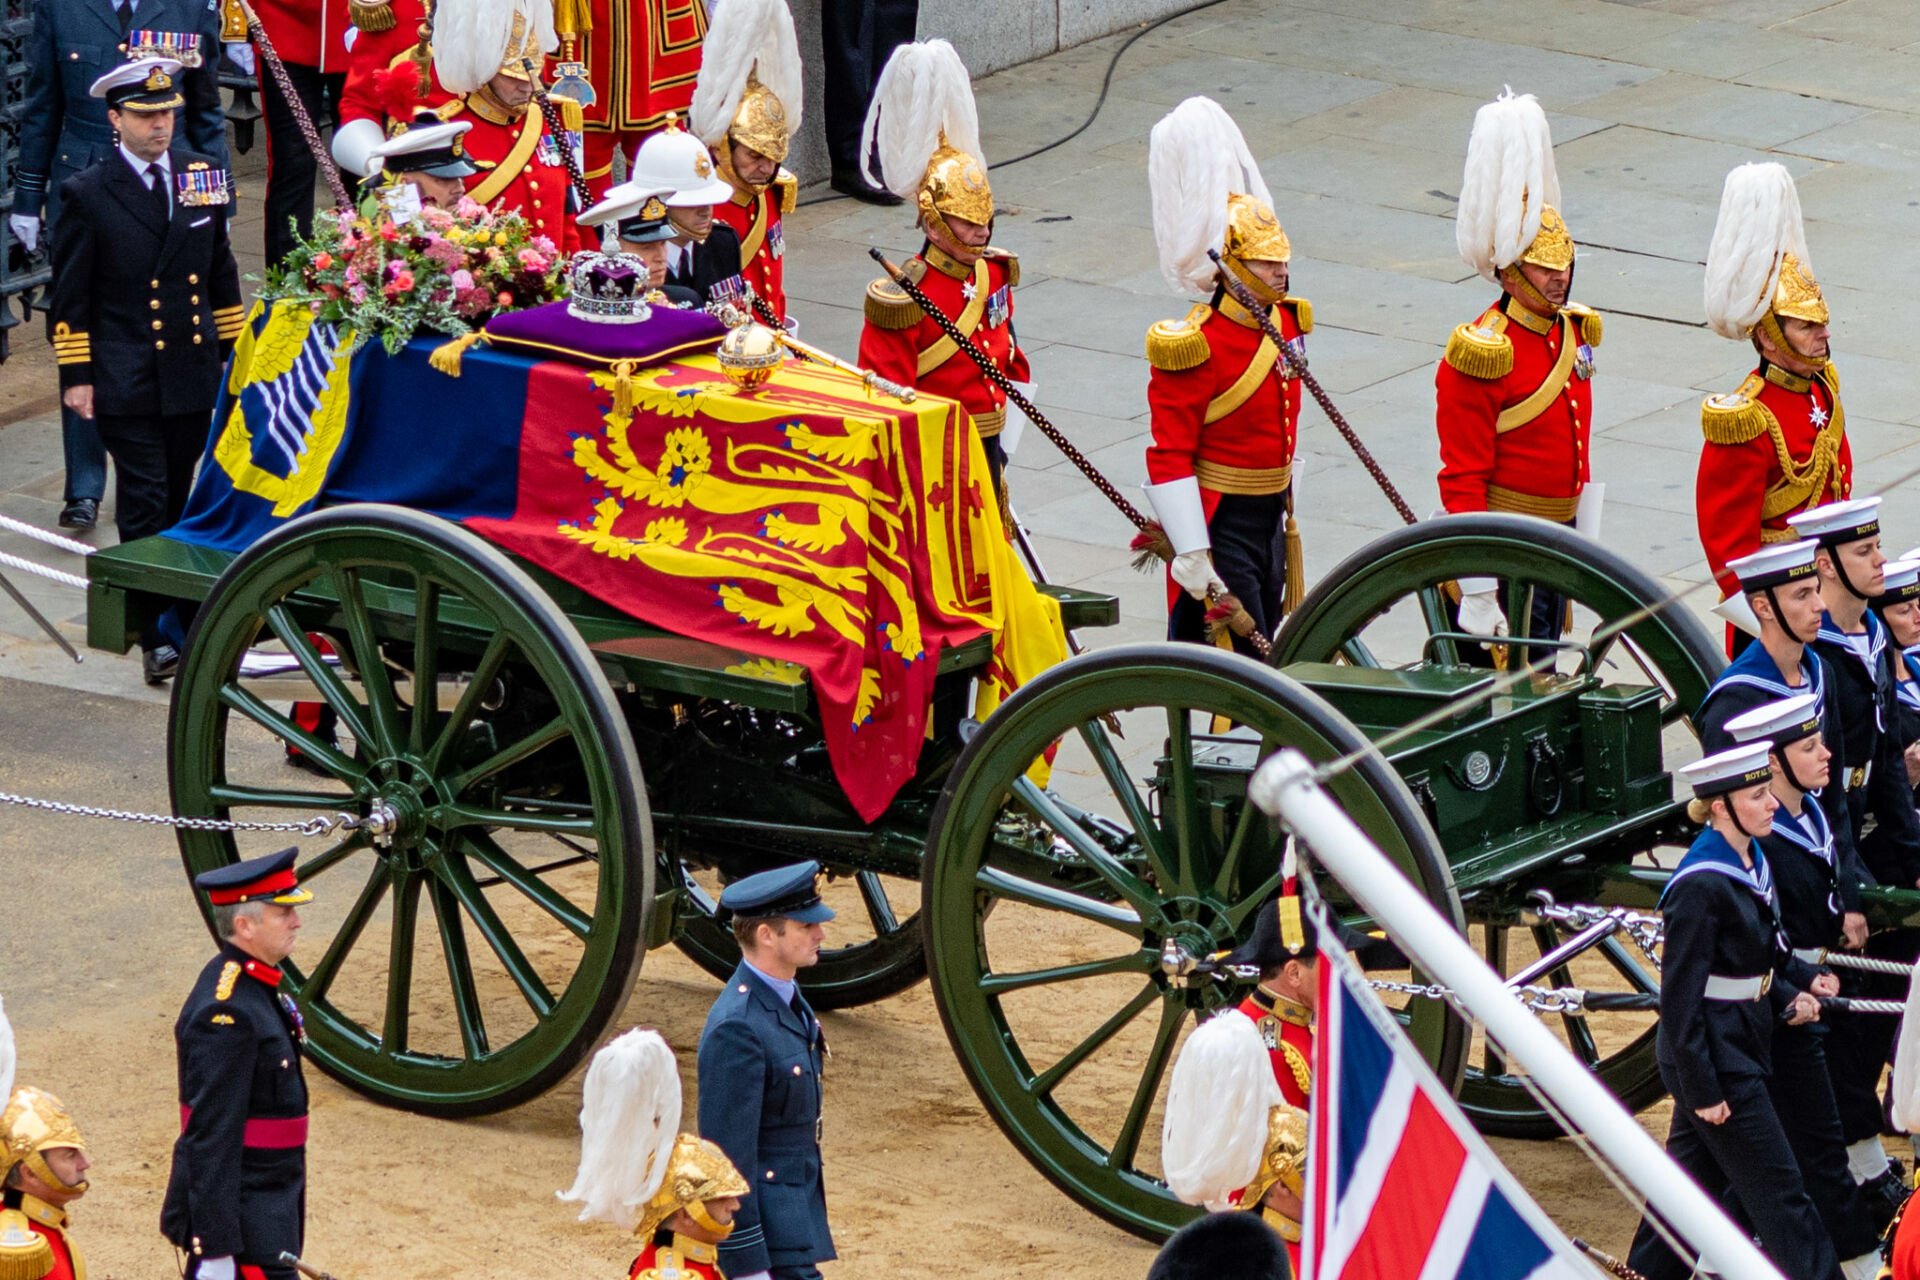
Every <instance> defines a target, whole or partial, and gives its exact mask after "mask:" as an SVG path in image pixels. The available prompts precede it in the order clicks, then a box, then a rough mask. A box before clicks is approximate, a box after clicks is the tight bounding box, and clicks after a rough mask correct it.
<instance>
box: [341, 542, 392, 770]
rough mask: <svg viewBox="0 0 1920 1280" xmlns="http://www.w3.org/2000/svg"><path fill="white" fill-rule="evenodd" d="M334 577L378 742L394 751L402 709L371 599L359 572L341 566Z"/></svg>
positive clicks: (349, 642) (348, 637)
mask: <svg viewBox="0 0 1920 1280" xmlns="http://www.w3.org/2000/svg"><path fill="white" fill-rule="evenodd" d="M333 580H334V589H335V592H336V594H338V595H339V597H340V609H341V612H343V613H344V614H345V615H346V619H347V643H348V644H350V645H351V646H352V647H353V660H354V663H355V664H356V665H357V666H358V667H359V668H360V685H361V687H362V688H364V689H365V690H366V691H367V711H368V714H369V715H370V716H371V718H372V727H373V731H374V734H375V735H376V738H375V741H376V742H377V743H378V744H379V747H380V750H381V752H382V754H390V753H392V752H393V751H395V750H396V749H398V747H399V746H400V711H399V704H398V701H397V700H396V698H395V697H394V692H393V672H392V671H390V670H388V669H387V664H386V661H385V659H383V658H382V657H381V656H380V641H379V639H378V638H377V637H375V635H374V634H373V620H372V619H371V618H369V617H368V616H367V602H366V601H365V600H364V599H363V598H362V597H361V592H360V574H359V572H358V571H357V570H354V569H340V570H337V571H335V573H334V575H333Z"/></svg>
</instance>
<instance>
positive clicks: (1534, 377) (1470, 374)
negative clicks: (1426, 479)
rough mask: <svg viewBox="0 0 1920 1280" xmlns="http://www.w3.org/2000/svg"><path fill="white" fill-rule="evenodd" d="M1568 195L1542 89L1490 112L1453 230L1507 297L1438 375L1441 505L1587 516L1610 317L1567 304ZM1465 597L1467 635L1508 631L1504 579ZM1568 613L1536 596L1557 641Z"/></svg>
mask: <svg viewBox="0 0 1920 1280" xmlns="http://www.w3.org/2000/svg"><path fill="white" fill-rule="evenodd" d="M1559 200H1560V180H1559V177H1558V175H1557V173H1556V171H1555V169H1554V163H1553V139H1552V138H1551V136H1549V134H1548V132H1547V118H1546V115H1545V113H1544V112H1542V111H1541V109H1540V104H1539V103H1538V102H1537V101H1536V100H1535V99H1534V97H1533V95H1531V94H1524V95H1520V96H1515V95H1513V94H1510V93H1509V94H1503V95H1502V96H1501V97H1500V98H1499V99H1498V100H1496V101H1494V102H1489V103H1487V104H1486V105H1485V106H1483V107H1481V108H1480V110H1479V112H1478V113H1477V114H1476V115H1475V116H1474V120H1473V136H1472V139H1471V141H1470V142H1469V143H1468V145H1467V163H1466V173H1465V177H1464V178H1463V180H1462V183H1461V190H1460V210H1459V215H1458V220H1457V222H1456V224H1455V237H1456V240H1457V241H1458V244H1459V249H1460V256H1461V257H1462V258H1464V259H1466V262H1467V265H1469V266H1471V267H1473V268H1474V269H1475V270H1477V271H1478V272H1479V273H1480V274H1481V275H1482V276H1484V277H1486V279H1487V280H1488V281H1489V282H1490V283H1494V284H1498V285H1499V286H1500V289H1501V296H1500V299H1499V300H1498V301H1497V302H1495V303H1494V304H1493V305H1492V306H1490V307H1488V308H1487V309H1486V310H1485V311H1483V312H1481V314H1480V316H1479V318H1478V319H1476V320H1474V321H1472V322H1471V323H1469V324H1463V325H1461V326H1460V327H1459V328H1457V329H1455V330H1454V331H1453V337H1452V339H1451V340H1450V341H1449V342H1448V343H1447V353H1446V357H1445V359H1443V360H1442V361H1441V362H1440V367H1439V369H1438V370H1437V371H1436V373H1435V375H1434V386H1435V390H1436V412H1435V426H1436V428H1437V430H1438V432H1439V437H1440V501H1441V503H1442V505H1444V506H1445V507H1446V509H1447V511H1448V512H1449V513H1451V514H1458V513H1460V512H1468V511H1511V512H1517V513H1519V514H1521V515H1529V516H1538V517H1540V518H1541V519H1544V520H1551V521H1553V522H1555V523H1556V524H1564V525H1571V524H1573V523H1574V520H1575V516H1576V515H1578V514H1579V513H1580V506H1581V502H1580V500H1581V495H1582V492H1583V491H1584V490H1585V489H1586V487H1587V480H1588V478H1589V475H1590V466H1589V459H1588V441H1589V436H1590V434H1591V431H1592V426H1593V392H1592V383H1591V381H1590V379H1591V378H1592V377H1593V351H1594V348H1596V347H1598V346H1599V345H1600V317H1599V315H1598V314H1597V313H1595V312H1594V311H1592V310H1591V309H1589V308H1587V307H1583V306H1580V305H1579V304H1578V303H1573V302H1569V301H1568V298H1567V294H1568V291H1569V289H1570V288H1571V287H1572V284H1573V256H1574V242H1573V237H1572V236H1571V235H1570V234H1569V233H1568V231H1567V224H1566V221H1565V220H1564V219H1563V218H1562V217H1561V216H1560V212H1559V210H1558V209H1557V208H1556V206H1557V205H1558V203H1559ZM1516 211H1517V212H1518V216H1517V217H1516V216H1515V213H1516ZM1595 515H1596V516H1597V513H1595ZM1460 592H1461V601H1460V612H1459V621H1460V626H1461V629H1462V630H1465V631H1471V632H1473V633H1474V634H1476V635H1495V634H1498V633H1500V632H1503V631H1505V630H1506V628H1507V623H1508V621H1509V620H1508V619H1506V618H1505V617H1504V616H1503V614H1502V612H1501V609H1500V604H1499V601H1498V600H1497V598H1496V597H1497V594H1498V587H1497V584H1496V583H1495V581H1494V580H1493V579H1491V578H1465V579H1462V580H1461V581H1460ZM1564 611H1565V602H1564V600H1562V599H1561V598H1560V597H1559V596H1557V595H1555V594H1554V593H1552V592H1548V591H1538V592H1536V593H1535V595H1534V600H1533V609H1532V617H1531V618H1530V619H1528V620H1527V624H1526V627H1525V631H1526V634H1528V635H1534V636H1558V635H1559V634H1560V629H1561V622H1562V617H1563V614H1564Z"/></svg>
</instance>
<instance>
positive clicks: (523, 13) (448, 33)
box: [433, 0, 559, 93]
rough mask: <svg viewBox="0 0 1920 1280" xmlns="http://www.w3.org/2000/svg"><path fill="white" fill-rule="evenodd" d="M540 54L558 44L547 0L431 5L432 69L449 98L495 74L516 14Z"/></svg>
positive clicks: (457, 0) (461, 0)
mask: <svg viewBox="0 0 1920 1280" xmlns="http://www.w3.org/2000/svg"><path fill="white" fill-rule="evenodd" d="M516 14H517V15H518V16H519V17H520V19H521V20H522V21H523V22H524V23H526V24H527V25H528V26H529V27H530V28H531V29H532V32H533V35H534V37H535V41H536V44H537V45H538V47H539V48H540V49H541V51H542V52H545V53H552V52H553V50H554V49H555V48H557V47H558V45H559V37H557V36H556V35H554V32H553V5H552V3H551V0H438V3H436V4H435V5H434V6H433V70H434V74H435V75H437V76H439V77H440V84H441V86H442V87H443V88H445V89H446V90H447V92H449V93H472V92H473V91H474V90H476V89H478V88H479V87H480V86H481V85H483V84H485V83H486V82H487V81H489V80H491V79H493V77H494V76H495V74H497V73H498V72H499V70H500V60H501V59H502V58H503V57H504V56H505V55H506V51H507V40H508V38H509V37H510V36H511V35H512V33H513V19H514V16H515V15H516Z"/></svg>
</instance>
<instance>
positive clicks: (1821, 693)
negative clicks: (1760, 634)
mask: <svg viewBox="0 0 1920 1280" xmlns="http://www.w3.org/2000/svg"><path fill="white" fill-rule="evenodd" d="M1730 684H1738V685H1747V686H1749V687H1751V688H1755V689H1760V690H1763V691H1765V692H1767V693H1771V694H1775V695H1777V696H1779V697H1782V698H1790V697H1792V696H1794V695H1795V694H1798V693H1810V694H1812V695H1813V696H1814V697H1816V698H1824V697H1825V695H1826V688H1825V684H1826V679H1825V676H1824V675H1823V674H1822V673H1821V670H1820V659H1819V657H1818V656H1817V655H1815V654H1813V653H1810V652H1808V651H1807V649H1806V648H1805V647H1804V646H1803V647H1802V648H1801V650H1800V683H1799V684H1797V685H1793V684H1788V683H1787V680H1786V676H1785V675H1783V674H1782V673H1781V671H1780V668H1779V666H1778V665H1776V664H1775V663H1774V660H1773V655H1772V654H1770V653H1768V652H1767V647H1766V646H1765V645H1763V644H1761V643H1760V642H1759V641H1758V640H1756V641H1754V642H1753V643H1752V644H1750V645H1748V646H1747V647H1746V648H1744V649H1742V650H1741V651H1740V656H1739V657H1737V658H1735V659H1734V660H1733V661H1732V662H1730V663H1728V664H1727V666H1726V669H1725V670H1723V671H1722V672H1721V673H1720V678H1719V679H1718V680H1715V681H1714V682H1713V688H1712V689H1709V690H1708V691H1707V696H1708V697H1709V698H1711V697H1712V696H1713V694H1714V693H1715V692H1717V691H1718V690H1719V689H1720V688H1721V687H1722V686H1723V685H1730Z"/></svg>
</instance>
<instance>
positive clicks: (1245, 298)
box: [1207, 249, 1420, 524]
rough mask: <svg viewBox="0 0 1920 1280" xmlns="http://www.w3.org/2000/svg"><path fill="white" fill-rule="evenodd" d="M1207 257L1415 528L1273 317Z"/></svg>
mask: <svg viewBox="0 0 1920 1280" xmlns="http://www.w3.org/2000/svg"><path fill="white" fill-rule="evenodd" d="M1207 256H1208V257H1209V258H1212V259H1213V264H1214V265H1215V266H1216V267H1219V268H1220V283H1221V284H1222V285H1224V286H1226V290H1227V292H1228V293H1230V294H1232V295H1233V300H1234V301H1235V302H1237V303H1239V304H1240V305H1241V306H1242V307H1245V308H1246V310H1247V312H1248V314H1250V315H1251V316H1252V317H1253V318H1254V319H1255V320H1257V321H1259V322H1260V328H1261V330H1262V331H1263V332H1264V333H1265V334H1266V335H1267V341H1269V342H1271V343H1273V345H1274V346H1275V347H1276V348H1278V349H1279V352H1280V358H1281V359H1282V360H1284V361H1285V362H1286V365H1287V371H1288V372H1289V373H1291V374H1292V375H1293V376H1294V377H1296V378H1298V379H1300V385H1301V386H1303V387H1305V388H1306V389H1307V390H1308V391H1309V392H1311V393H1312V395H1313V400H1314V403H1315V404H1317V405H1319V406H1320V411H1321V412H1322V413H1324V414H1326V415H1327V421H1329V422H1331V423H1333V429H1334V430H1335V431H1338V432H1339V433H1340V438H1341V439H1343V440H1345V441H1346V442H1347V443H1348V444H1349V445H1351V446H1352V447H1353V452H1354V455H1355V456H1356V457H1358V458H1359V459H1360V465H1361V466H1363V467H1365V468H1366V469H1367V474H1368V475H1370V476H1372V477H1373V482H1374V483H1375V484H1377V485H1379V486H1380V491H1381V492H1382V493H1384V494H1386V495H1387V501H1388V502H1391V503H1392V504H1393V509H1394V510H1395V511H1396V512H1398V513H1399V515H1400V518H1401V519H1402V520H1405V521H1406V522H1407V523H1408V524H1418V523H1419V522H1420V517H1418V516H1416V515H1414V514H1413V508H1412V507H1410V506H1408V505H1407V500H1406V499H1405V498H1403V497H1401V496H1400V491H1399V490H1398V489H1396V488H1394V487H1393V481H1391V480H1389V479H1388V478H1387V473H1386V471H1384V470H1383V469H1382V468H1381V466H1380V464H1379V463H1378V462H1376V461H1374V457H1373V454H1372V452H1371V451H1370V450H1369V449H1368V448H1367V446H1366V445H1364V444H1362V443H1361V441H1360V436H1359V434H1358V433H1357V432H1355V431H1354V429H1353V428H1352V427H1351V426H1349V425H1348V423H1347V420H1346V418H1345V417H1344V416H1343V415H1342V414H1341V412H1340V411H1339V410H1338V409H1336V408H1334V407H1333V400H1332V398H1331V397H1329V396H1328V395H1327V391H1326V388H1325V387H1322V386H1321V385H1320V379H1318V378H1316V377H1314V376H1313V374H1312V373H1310V372H1308V370H1307V362H1306V361H1304V360H1302V359H1300V357H1299V356H1297V355H1295V354H1294V351H1293V348H1292V347H1290V346H1288V345H1287V340H1286V339H1285V338H1283V337H1281V336H1280V330H1278V329H1276V328H1275V327H1274V324H1273V317H1272V316H1270V315H1268V314H1267V308H1266V307H1265V306H1263V305H1261V303H1260V301H1259V299H1257V298H1255V297H1254V296H1253V290H1251V289H1249V288H1247V286H1246V285H1245V284H1243V283H1242V282H1241V281H1240V280H1238V279H1237V278H1235V276H1234V274H1233V272H1231V271H1229V270H1227V264H1226V263H1225V262H1224V261H1222V260H1221V257H1220V251H1219V250H1218V249H1209V250H1207Z"/></svg>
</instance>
